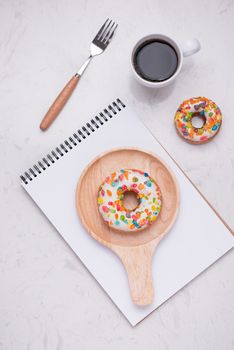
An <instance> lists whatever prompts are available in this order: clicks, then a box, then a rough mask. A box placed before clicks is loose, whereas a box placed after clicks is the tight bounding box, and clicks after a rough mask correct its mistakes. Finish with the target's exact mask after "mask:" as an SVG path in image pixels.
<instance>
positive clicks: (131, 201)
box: [123, 191, 140, 210]
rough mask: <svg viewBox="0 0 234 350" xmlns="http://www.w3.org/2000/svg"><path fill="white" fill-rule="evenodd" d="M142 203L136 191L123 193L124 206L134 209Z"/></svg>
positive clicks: (127, 208)
mask: <svg viewBox="0 0 234 350" xmlns="http://www.w3.org/2000/svg"><path fill="white" fill-rule="evenodd" d="M139 204H140V202H139V198H138V196H137V193H136V192H134V191H126V192H125V193H124V195H123V206H124V208H125V209H126V210H134V209H136V208H137V207H138V205H139Z"/></svg>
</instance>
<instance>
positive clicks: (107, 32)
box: [40, 19, 118, 131]
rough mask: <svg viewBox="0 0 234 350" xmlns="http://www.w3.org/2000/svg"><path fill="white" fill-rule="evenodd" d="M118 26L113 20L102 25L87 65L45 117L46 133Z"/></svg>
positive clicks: (70, 82)
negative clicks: (93, 59)
mask: <svg viewBox="0 0 234 350" xmlns="http://www.w3.org/2000/svg"><path fill="white" fill-rule="evenodd" d="M117 26H118V25H117V24H115V22H113V21H112V20H109V19H107V20H106V21H105V23H104V24H103V25H102V27H101V28H100V30H99V31H98V33H97V35H96V36H95V38H94V39H93V41H92V43H91V45H90V55H89V58H88V59H87V60H86V61H85V63H84V64H83V65H82V66H81V68H80V69H79V71H78V72H77V73H76V74H75V75H74V76H73V77H72V78H71V80H70V81H69V82H68V83H67V85H66V86H65V87H64V88H63V90H62V91H61V92H60V94H59V95H58V96H57V98H56V99H55V101H54V102H53V104H52V105H51V106H50V108H49V110H48V112H47V113H46V115H45V116H44V118H43V120H42V122H41V124H40V128H41V130H43V131H45V130H47V129H48V127H49V126H50V125H51V124H52V123H53V121H54V120H55V118H56V117H57V116H58V114H59V113H60V111H61V110H62V108H63V107H64V105H65V104H66V102H67V101H68V99H69V97H70V96H71V94H72V93H73V91H74V89H75V87H76V85H77V83H78V81H79V79H80V78H81V76H82V75H83V73H84V71H85V70H86V68H87V67H88V65H89V63H90V62H91V60H92V58H93V57H94V56H97V55H100V54H101V53H103V52H104V51H105V49H106V48H107V46H108V45H109V43H110V41H111V39H112V37H113V35H114V32H115V30H116V28H117Z"/></svg>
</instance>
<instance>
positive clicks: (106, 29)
mask: <svg viewBox="0 0 234 350" xmlns="http://www.w3.org/2000/svg"><path fill="white" fill-rule="evenodd" d="M111 23H112V20H110V22H109V23H108V24H107V26H106V27H105V29H104V30H103V32H102V34H101V36H100V38H99V40H101V41H103V40H104V39H105V37H106V33H107V31H108V30H109V28H110V25H111Z"/></svg>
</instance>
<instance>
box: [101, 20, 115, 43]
mask: <svg viewBox="0 0 234 350" xmlns="http://www.w3.org/2000/svg"><path fill="white" fill-rule="evenodd" d="M114 25H115V22H113V23H112V25H111V26H110V28H109V30H108V32H106V33H105V36H104V38H103V42H104V43H105V42H107V40H108V37H109V36H110V34H111V32H112V28H113V27H114Z"/></svg>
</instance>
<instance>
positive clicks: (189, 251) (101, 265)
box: [21, 99, 233, 326]
mask: <svg viewBox="0 0 234 350" xmlns="http://www.w3.org/2000/svg"><path fill="white" fill-rule="evenodd" d="M132 130H133V131H134V132H132ZM125 146H126V147H138V148H142V149H144V150H146V151H150V152H153V153H155V154H156V155H158V156H159V157H161V158H162V159H163V160H164V161H165V162H166V163H167V164H168V165H169V166H170V167H171V169H172V171H173V172H174V174H175V176H176V178H177V180H178V184H179V188H180V195H181V205H180V211H179V215H178V218H177V221H176V223H175V225H174V226H173V228H172V229H171V231H170V232H169V233H168V234H167V235H166V236H165V238H164V239H163V240H162V241H161V243H160V245H159V247H158V248H157V250H156V254H155V256H154V259H153V279H154V285H155V298H154V302H153V303H152V304H151V305H149V306H147V307H143V308H142V307H139V306H136V305H134V304H133V303H132V301H131V297H130V292H129V288H128V280H127V275H126V273H125V270H124V268H123V266H122V264H121V262H120V260H119V259H118V258H117V256H115V254H114V253H113V252H112V251H110V250H108V249H107V248H105V247H103V246H102V245H100V244H99V243H98V242H97V241H95V240H94V239H93V238H92V237H91V236H90V235H89V234H88V233H87V232H86V231H85V229H84V228H83V226H82V224H81V222H80V220H79V218H78V216H77V213H76V208H75V190H76V185H77V182H78V180H79V176H80V174H81V172H82V170H83V169H84V167H85V166H86V165H87V164H88V163H89V162H90V161H91V160H92V159H93V158H95V157H96V156H97V155H98V154H101V153H103V152H105V151H108V150H110V149H112V148H118V147H125ZM64 179H66V181H64ZM21 182H22V186H23V187H24V189H25V190H26V191H27V192H28V193H29V195H30V196H31V197H32V199H33V200H34V201H35V202H36V204H37V205H38V206H39V208H40V209H41V210H42V212H43V213H44V214H45V215H46V216H47V218H48V219H49V220H50V222H51V223H52V225H54V227H55V228H56V229H57V231H58V232H59V233H60V234H61V235H62V236H63V238H64V239H65V240H66V242H67V243H68V244H69V246H70V247H71V249H72V250H73V251H74V252H75V253H76V254H77V256H78V257H79V258H80V260H81V261H82V262H83V263H84V264H85V266H86V267H87V268H88V270H89V271H90V272H91V273H92V275H93V276H94V278H95V279H96V280H97V281H98V282H99V284H100V285H101V286H102V287H103V289H104V290H105V291H106V293H107V294H108V295H109V296H110V298H111V299H112V300H113V302H114V303H115V304H116V305H117V307H118V308H119V310H120V311H121V312H122V313H123V314H124V315H125V317H126V318H127V319H128V320H129V322H130V323H131V324H132V325H133V326H134V325H136V324H137V323H138V322H140V321H141V320H142V319H143V318H145V317H146V316H147V315H148V314H150V313H151V312H152V311H153V310H154V309H156V308H157V307H158V306H160V305H161V304H162V303H163V302H165V301H166V300H167V299H169V298H170V297H171V296H172V295H173V294H175V293H176V292H177V291H178V290H180V289H181V288H182V287H184V286H185V285H186V284H187V283H188V282H190V281H191V280H192V279H193V278H195V277H196V276H197V275H199V274H200V273H201V272H202V271H203V270H205V269H206V268H207V267H208V266H209V265H211V264H212V263H214V262H215V261H216V260H217V259H218V258H220V257H221V256H222V255H223V254H225V253H226V252H227V251H228V250H229V249H231V248H232V247H233V237H232V234H231V232H230V230H229V229H228V227H227V226H226V225H225V223H224V222H223V221H222V220H221V219H220V218H219V217H218V216H217V214H216V213H215V212H214V210H213V209H212V208H211V206H210V205H209V204H208V203H207V201H206V200H205V199H204V198H203V197H202V196H201V194H200V193H199V192H198V191H197V189H196V188H195V187H194V186H193V184H192V183H191V182H190V180H189V179H188V178H187V177H186V175H185V174H184V173H183V171H182V170H181V169H180V168H179V167H178V166H177V165H176V163H175V162H174V160H173V159H172V158H171V157H170V155H169V154H168V153H167V152H166V150H165V149H164V148H163V147H162V146H161V145H160V144H159V142H158V141H157V140H156V139H155V138H154V137H153V136H152V134H151V133H150V131H149V130H148V129H147V128H146V127H145V126H144V125H143V124H142V123H141V121H140V120H139V119H138V118H137V116H136V115H134V113H133V112H131V109H130V107H129V106H128V104H127V103H126V102H125V103H124V102H123V101H122V100H120V99H116V100H115V101H113V102H112V103H110V104H109V105H108V106H107V107H106V108H104V109H103V110H101V112H99V113H98V114H97V115H95V116H93V117H92V118H91V119H89V120H88V121H87V123H86V124H85V125H83V126H81V127H80V128H79V129H78V130H77V131H76V132H74V134H73V135H71V136H70V137H68V138H67V139H66V140H65V141H64V142H63V143H61V144H60V145H59V146H57V147H55V148H54V149H53V150H52V151H51V152H49V153H48V154H47V155H45V156H44V157H42V159H41V160H39V161H37V162H35V164H34V165H33V166H32V167H30V168H29V169H28V170H27V171H25V172H24V173H23V175H22V176H21ZM191 207H192V211H193V215H192V217H195V218H197V217H199V220H193V222H192V225H191ZM97 288H98V287H97ZM93 293H94V295H95V291H93ZM100 312H105V310H100Z"/></svg>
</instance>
